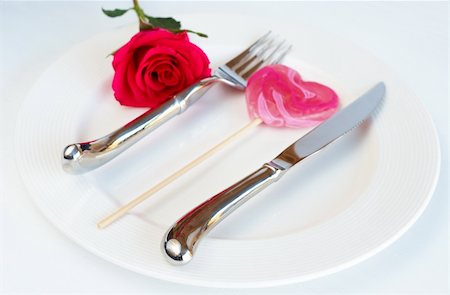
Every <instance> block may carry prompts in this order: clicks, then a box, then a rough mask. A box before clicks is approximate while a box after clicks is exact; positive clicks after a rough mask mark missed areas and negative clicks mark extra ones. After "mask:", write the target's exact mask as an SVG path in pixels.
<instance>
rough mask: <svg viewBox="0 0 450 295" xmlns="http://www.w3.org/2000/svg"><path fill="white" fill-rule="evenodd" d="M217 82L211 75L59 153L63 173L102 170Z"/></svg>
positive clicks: (217, 78)
mask: <svg viewBox="0 0 450 295" xmlns="http://www.w3.org/2000/svg"><path fill="white" fill-rule="evenodd" d="M219 80H221V78H219V77H217V76H215V75H214V76H210V77H207V78H205V79H203V80H201V81H199V82H197V83H195V84H194V85H192V86H189V87H188V88H186V89H185V90H183V92H181V93H180V94H178V95H176V96H174V97H173V98H171V99H170V100H169V101H167V102H166V103H164V104H163V105H161V106H160V107H158V108H156V109H151V110H148V111H147V112H145V113H144V114H142V115H141V116H139V117H137V118H136V119H134V120H133V121H131V122H129V123H127V124H125V125H124V126H122V127H120V128H119V129H117V130H115V131H113V132H111V133H109V134H108V135H105V136H103V137H101V138H99V139H96V140H92V141H88V142H83V143H74V144H71V145H68V146H67V147H66V148H65V149H64V151H63V158H62V165H63V169H64V170H65V171H67V172H70V173H83V172H87V171H90V170H93V169H95V168H97V167H100V166H102V165H103V164H105V163H107V162H109V161H110V160H112V159H113V158H115V157H116V156H117V155H119V154H120V153H122V152H123V151H125V150H126V149H128V148H129V147H130V146H132V145H133V144H134V143H136V142H137V141H139V140H140V139H142V138H143V137H144V136H146V135H147V134H149V133H150V132H152V131H153V130H155V129H156V128H158V127H159V126H161V125H162V124H163V123H165V122H166V121H168V120H169V119H171V118H173V117H174V116H176V115H178V114H180V113H182V112H184V111H185V110H186V109H187V108H188V107H190V106H191V105H192V104H193V103H194V102H196V101H197V100H198V99H199V98H200V97H201V96H202V95H203V94H204V93H205V92H206V90H208V89H209V87H210V86H211V85H212V84H213V83H214V82H216V81H219Z"/></svg>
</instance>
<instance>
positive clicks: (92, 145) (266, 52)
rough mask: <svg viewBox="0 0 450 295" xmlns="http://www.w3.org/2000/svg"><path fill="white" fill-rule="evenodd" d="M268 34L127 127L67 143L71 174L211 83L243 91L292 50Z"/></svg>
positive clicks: (132, 139) (123, 145)
mask: <svg viewBox="0 0 450 295" xmlns="http://www.w3.org/2000/svg"><path fill="white" fill-rule="evenodd" d="M272 35H273V34H271V32H268V33H266V34H265V35H264V36H262V37H261V38H259V39H258V40H257V41H256V42H255V43H253V44H252V45H250V47H248V48H247V49H245V50H244V51H243V52H242V53H240V54H239V55H237V56H236V57H234V58H233V59H231V60H230V61H228V62H227V63H226V64H224V65H222V66H220V67H219V68H218V69H217V70H216V71H215V72H214V74H213V75H212V76H211V77H208V78H205V79H203V80H201V81H200V82H198V83H196V84H194V85H192V86H190V87H188V88H187V89H185V90H184V91H182V92H181V93H180V94H178V95H176V96H175V97H173V98H172V99H170V100H169V101H168V102H166V103H165V104H163V105H161V106H160V107H158V108H157V109H154V110H149V111H147V112H145V113H144V114H142V115H141V116H139V117H137V118H136V119H134V120H133V121H131V122H129V123H128V124H126V125H125V126H123V127H121V128H119V129H117V130H116V131H113V132H112V133H110V134H108V135H106V136H104V137H101V138H99V139H96V140H93V141H88V142H83V143H74V144H71V145H68V146H67V147H66V148H65V149H64V151H63V159H62V165H63V168H64V170H65V171H67V172H70V173H83V172H87V171H90V170H93V169H95V168H97V167H100V166H102V165H103V164H105V163H107V162H108V161H110V160H112V159H113V158H115V157H116V156H117V155H119V154H120V153H122V152H123V151H125V150H126V149H128V148H129V147H130V146H132V145H133V144H134V143H136V142H137V141H139V140H140V139H142V138H143V137H144V136H145V135H147V134H149V133H150V132H152V131H153V130H155V129H156V128H158V127H159V126H160V125H162V124H163V123H164V122H166V121H168V120H169V119H171V118H172V117H174V116H175V115H178V114H180V113H182V112H184V111H185V110H186V109H187V108H188V107H190V106H191V105H192V104H193V103H195V102H196V101H197V100H198V99H199V98H200V97H201V96H202V95H203V94H204V93H205V92H206V90H207V89H209V87H210V86H211V85H213V84H214V83H215V82H222V83H225V84H227V85H229V86H231V87H234V88H237V89H240V90H244V89H245V87H246V86H247V79H248V78H249V77H250V75H251V74H253V73H254V72H255V71H256V70H257V69H259V68H261V67H262V66H264V65H268V64H274V63H278V62H279V61H280V60H281V59H282V58H283V57H284V56H285V55H286V54H287V52H288V51H289V50H290V48H291V47H290V46H286V45H285V44H284V41H283V42H279V41H277V40H276V38H274V37H273V36H272Z"/></svg>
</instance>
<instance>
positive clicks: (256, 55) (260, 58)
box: [233, 39, 274, 75]
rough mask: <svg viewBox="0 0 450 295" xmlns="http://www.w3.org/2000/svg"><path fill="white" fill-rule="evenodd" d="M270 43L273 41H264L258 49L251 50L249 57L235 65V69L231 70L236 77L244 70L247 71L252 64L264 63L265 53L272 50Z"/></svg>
mask: <svg viewBox="0 0 450 295" xmlns="http://www.w3.org/2000/svg"><path fill="white" fill-rule="evenodd" d="M272 43H274V39H269V40H266V41H265V42H264V43H263V44H261V45H260V46H259V47H257V48H255V49H254V50H252V51H251V52H250V53H251V54H250V53H249V55H248V56H247V57H246V58H244V60H243V61H242V62H241V63H240V64H238V65H236V67H237V68H236V67H235V69H233V70H234V71H235V72H236V73H237V74H238V75H241V74H242V73H243V72H244V70H245V69H248V68H249V67H250V66H251V65H252V64H254V63H255V62H256V63H260V62H264V60H265V58H264V55H265V53H266V52H267V51H268V50H269V49H270V48H272V47H273V46H272Z"/></svg>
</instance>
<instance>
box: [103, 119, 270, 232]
mask: <svg viewBox="0 0 450 295" xmlns="http://www.w3.org/2000/svg"><path fill="white" fill-rule="evenodd" d="M261 123H262V120H261V119H259V118H256V119H254V120H253V121H251V122H250V123H248V124H247V125H245V126H244V127H242V128H241V129H239V130H238V131H236V132H235V133H233V134H231V135H230V136H229V137H227V138H226V139H225V140H223V141H221V142H220V143H219V144H217V145H216V146H214V147H213V148H211V149H210V150H209V151H207V152H206V153H204V154H202V155H200V156H199V157H198V158H196V159H195V160H193V161H192V162H190V163H189V164H187V165H185V166H184V167H183V168H181V169H179V170H178V171H176V172H175V173H173V174H171V175H170V176H169V177H167V178H165V179H164V180H163V181H161V182H159V183H158V184H157V185H155V186H154V187H152V188H150V189H149V190H148V191H146V192H144V193H143V194H141V195H139V196H138V197H136V198H135V199H133V200H131V201H130V202H129V203H128V204H126V205H124V206H123V207H120V208H119V209H118V210H116V211H115V212H113V213H112V214H110V215H108V216H107V217H106V218H104V219H102V220H101V221H100V222H99V223H97V227H98V228H100V229H104V228H105V227H107V226H108V225H110V224H111V223H113V222H114V221H116V220H117V219H119V218H121V217H122V216H123V215H125V214H126V213H127V212H128V211H130V210H131V209H133V208H134V207H136V206H137V205H138V204H140V203H141V202H143V201H144V200H146V199H147V198H148V197H150V196H151V195H153V194H154V193H156V192H158V191H159V190H161V189H162V188H164V187H165V186H167V185H168V184H169V183H171V182H173V181H174V180H175V179H177V178H178V177H180V176H182V175H183V174H185V173H186V172H188V171H189V170H191V169H192V168H194V167H195V166H197V165H198V164H200V163H201V162H203V161H204V160H206V159H207V158H209V157H210V156H212V155H214V154H215V153H216V152H218V151H219V150H220V149H221V148H223V147H224V146H225V145H227V144H228V143H229V142H231V141H232V140H234V139H236V138H238V137H239V136H241V135H242V134H244V133H245V132H246V131H247V130H249V129H252V128H254V127H256V126H258V125H259V124H261Z"/></svg>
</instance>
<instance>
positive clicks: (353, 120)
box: [162, 82, 385, 264]
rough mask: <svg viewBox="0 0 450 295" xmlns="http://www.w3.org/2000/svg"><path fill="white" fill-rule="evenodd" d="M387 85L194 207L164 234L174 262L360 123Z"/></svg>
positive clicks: (181, 261) (164, 246)
mask: <svg viewBox="0 0 450 295" xmlns="http://www.w3.org/2000/svg"><path fill="white" fill-rule="evenodd" d="M384 93H385V85H384V83H382V82H380V83H378V84H377V85H376V86H374V87H373V88H372V89H370V90H369V91H368V92H366V93H365V94H364V95H362V96H361V97H360V98H358V99H357V100H356V101H355V102H353V103H352V104H350V105H349V106H348V107H346V108H345V109H343V110H342V111H340V112H338V113H337V114H335V115H334V116H332V117H331V118H330V119H328V120H326V121H325V122H323V123H322V124H320V125H319V126H317V127H316V128H314V129H313V130H311V131H310V132H309V133H307V134H306V135H305V136H303V137H301V138H300V139H299V140H297V141H296V142H294V143H293V144H292V145H291V146H289V147H288V148H287V149H285V150H284V151H283V152H282V153H281V154H279V155H278V156H277V157H276V158H274V159H273V160H272V161H270V162H268V163H266V164H264V165H263V166H262V167H261V168H259V169H258V170H256V171H255V172H254V173H252V174H250V175H249V176H247V177H245V178H244V179H242V180H240V181H239V182H237V183H235V184H234V185H232V186H231V187H229V188H227V189H225V190H224V191H222V192H221V193H219V194H217V195H215V196H213V197H212V198H210V199H209V200H207V201H205V202H203V203H202V204H200V205H198V206H197V207H196V208H194V209H192V210H191V211H190V212H189V213H187V214H186V215H185V216H184V217H182V218H181V219H180V220H179V221H177V222H176V223H175V224H174V225H173V226H172V227H171V228H170V230H169V231H168V232H167V233H166V235H165V236H164V239H163V241H162V250H163V253H164V255H165V256H167V258H168V259H169V261H170V262H173V263H175V264H185V263H187V262H189V261H190V260H191V259H192V256H193V255H194V251H195V249H196V247H197V246H198V243H199V242H200V240H201V238H202V237H204V236H205V235H206V234H207V233H208V232H209V231H210V230H211V229H212V228H214V226H216V225H217V224H218V223H219V222H221V221H222V220H223V219H224V218H225V217H226V216H228V215H229V214H230V213H231V212H233V211H234V210H236V209H237V208H238V207H240V206H241V205H242V204H244V203H245V202H246V201H247V200H249V199H250V198H251V197H253V196H255V195H256V194H257V193H258V192H260V191H261V190H263V189H264V188H266V187H267V186H268V185H269V184H271V183H273V182H275V181H277V180H279V179H280V178H281V177H282V176H283V175H284V174H285V173H286V172H287V171H288V170H289V168H291V167H293V166H294V165H295V164H297V163H298V162H300V161H302V160H303V159H305V158H307V157H308V156H310V155H312V154H314V153H316V152H318V151H319V150H321V149H322V148H324V147H325V146H327V145H328V144H330V143H331V142H333V141H334V140H336V139H338V138H340V137H341V136H342V135H344V134H345V133H347V132H348V131H350V130H351V129H353V128H354V127H356V126H358V125H359V124H360V123H361V122H363V121H364V120H366V119H367V118H368V117H369V115H370V114H371V113H372V112H373V111H374V110H375V109H376V108H377V106H378V105H379V104H380V102H381V100H382V98H383V96H384Z"/></svg>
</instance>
